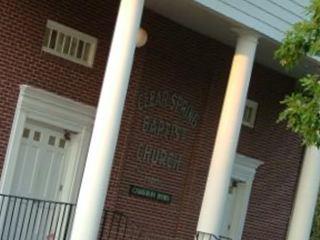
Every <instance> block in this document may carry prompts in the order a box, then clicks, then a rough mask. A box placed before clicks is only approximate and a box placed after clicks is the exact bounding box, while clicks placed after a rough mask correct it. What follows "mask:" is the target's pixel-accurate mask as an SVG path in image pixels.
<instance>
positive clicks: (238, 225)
mask: <svg viewBox="0 0 320 240" xmlns="http://www.w3.org/2000/svg"><path fill="white" fill-rule="evenodd" d="M262 164H263V162H262V161H259V160H257V159H254V158H250V157H248V156H245V155H241V154H237V155H236V159H235V163H234V166H233V171H232V178H233V179H235V180H237V181H240V183H239V185H238V187H239V188H240V190H241V191H239V192H240V196H239V198H237V202H236V206H235V209H236V210H235V211H236V212H235V216H234V218H233V221H232V224H231V226H233V227H232V228H231V236H232V239H233V240H240V239H241V237H242V233H243V228H244V224H245V219H246V215H247V209H248V205H249V200H250V194H251V188H252V184H253V180H254V177H255V174H256V170H257V168H258V167H259V166H260V165H262Z"/></svg>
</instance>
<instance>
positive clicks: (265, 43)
mask: <svg viewBox="0 0 320 240" xmlns="http://www.w3.org/2000/svg"><path fill="white" fill-rule="evenodd" d="M146 6H147V8H149V9H151V10H153V11H155V12H157V13H158V14H160V15H162V16H164V17H166V18H169V19H171V20H172V21H174V22H176V23H178V24H180V25H182V26H185V27H187V28H190V29H192V30H194V31H196V32H199V33H201V34H204V35H206V36H209V37H211V38H213V39H216V40H218V41H220V42H223V43H225V44H227V45H229V46H232V47H234V46H235V43H236V35H235V34H234V33H233V32H232V30H231V29H232V28H235V27H239V26H241V25H240V24H239V23H237V22H234V21H232V20H231V19H228V18H226V17H225V16H222V15H221V14H219V13H217V12H214V11H213V10H211V9H207V8H205V7H203V6H201V5H199V4H198V3H195V2H194V1H193V0H146ZM242 27H243V26H242ZM277 46H278V43H276V42H274V41H273V40H271V39H269V38H267V37H265V36H262V38H261V39H260V40H259V45H258V49H257V56H256V59H257V62H259V63H261V64H262V65H265V66H268V67H270V68H272V69H275V70H276V71H279V72H282V73H284V74H286V75H291V76H300V75H302V74H304V73H305V72H306V71H315V69H317V67H316V64H315V62H314V61H313V60H310V59H308V60H306V61H304V62H303V63H302V64H300V66H299V67H297V68H296V69H294V70H293V71H292V72H291V73H287V72H285V71H284V70H283V69H282V68H281V67H280V66H279V64H278V63H277V61H275V60H274V58H273V52H274V50H275V49H276V48H277Z"/></svg>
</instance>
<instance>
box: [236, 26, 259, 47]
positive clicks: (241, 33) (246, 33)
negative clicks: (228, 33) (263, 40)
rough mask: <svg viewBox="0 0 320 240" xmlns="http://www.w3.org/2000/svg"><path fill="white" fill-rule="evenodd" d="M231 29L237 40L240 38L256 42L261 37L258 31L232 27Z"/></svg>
mask: <svg viewBox="0 0 320 240" xmlns="http://www.w3.org/2000/svg"><path fill="white" fill-rule="evenodd" d="M231 30H232V31H233V32H234V33H236V34H237V36H238V40H240V39H242V40H244V41H250V42H254V43H256V44H257V43H258V40H259V38H260V37H261V35H260V34H259V33H257V32H255V31H253V30H249V29H243V28H232V29H231Z"/></svg>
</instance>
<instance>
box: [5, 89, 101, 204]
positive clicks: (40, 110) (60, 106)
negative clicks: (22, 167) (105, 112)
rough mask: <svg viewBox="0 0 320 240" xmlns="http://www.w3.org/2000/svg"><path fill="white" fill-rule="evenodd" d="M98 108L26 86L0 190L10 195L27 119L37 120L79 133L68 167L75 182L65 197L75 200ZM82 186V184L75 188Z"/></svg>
mask: <svg viewBox="0 0 320 240" xmlns="http://www.w3.org/2000/svg"><path fill="white" fill-rule="evenodd" d="M95 112H96V110H95V108H94V107H92V106H87V105H84V104H81V103H78V102H75V101H73V100H70V99H68V98H65V97H61V96H58V95H56V94H53V93H50V92H47V91H44V90H41V89H37V88H34V87H30V86H27V85H22V86H21V87H20V95H19V99H18V103H17V107H16V111H15V116H14V121H13V125H12V129H11V135H10V139H9V143H8V147H7V153H6V157H5V162H4V167H3V170H2V175H1V182H0V191H1V193H4V194H10V192H11V191H12V183H13V177H14V171H15V166H16V164H19V160H18V159H17V158H18V152H19V147H20V139H21V136H22V134H23V129H24V126H25V123H26V122H27V120H29V119H30V120H35V121H38V122H43V123H46V124H50V125H52V126H56V127H59V128H62V129H66V130H69V131H72V132H74V133H77V134H76V135H77V136H76V147H75V148H73V149H72V151H73V153H72V154H73V155H74V157H73V159H74V161H73V163H72V164H71V165H72V167H69V168H70V169H68V170H67V174H71V176H73V177H71V178H70V179H73V182H70V183H67V184H71V185H70V189H72V191H71V192H70V193H67V195H66V196H63V199H64V200H65V201H68V202H71V203H75V202H76V199H77V195H78V191H79V189H78V188H79V186H80V182H81V178H82V172H83V168H84V164H85V160H86V155H87V151H88V147H89V143H90V137H91V132H92V128H93V122H94V118H95ZM75 186H78V187H75Z"/></svg>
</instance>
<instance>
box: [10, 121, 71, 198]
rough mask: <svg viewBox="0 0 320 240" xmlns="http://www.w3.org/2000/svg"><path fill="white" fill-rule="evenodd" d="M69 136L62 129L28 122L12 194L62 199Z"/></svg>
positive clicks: (20, 149) (19, 154) (68, 153)
mask: <svg viewBox="0 0 320 240" xmlns="http://www.w3.org/2000/svg"><path fill="white" fill-rule="evenodd" d="M71 140H72V139H71V135H70V134H69V133H66V132H65V131H64V130H63V129H59V128H55V127H53V126H49V125H45V124H41V123H38V122H27V123H26V124H25V127H24V130H23V134H22V138H21V144H20V148H19V153H18V164H17V165H16V169H15V173H14V177H13V188H12V191H13V192H12V193H13V194H14V195H17V196H23V197H29V198H36V199H41V200H51V201H59V200H61V196H62V191H70V189H64V187H65V185H66V184H65V181H67V180H68V179H66V170H67V169H68V160H69V159H68V155H70V151H68V150H69V149H68V148H69V142H70V141H71Z"/></svg>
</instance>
